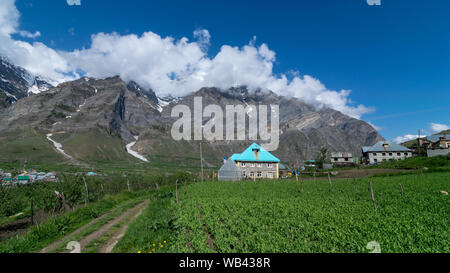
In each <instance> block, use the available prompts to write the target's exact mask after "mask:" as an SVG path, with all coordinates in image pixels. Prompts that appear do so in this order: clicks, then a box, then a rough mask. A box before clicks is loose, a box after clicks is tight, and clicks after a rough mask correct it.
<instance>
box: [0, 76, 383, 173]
mask: <svg viewBox="0 0 450 273" xmlns="http://www.w3.org/2000/svg"><path fill="white" fill-rule="evenodd" d="M195 96H200V97H202V98H203V105H204V106H205V105H208V104H217V105H219V106H221V107H222V109H225V105H238V104H242V105H247V104H248V105H256V106H258V105H260V104H263V105H270V104H278V105H282V107H280V132H281V135H280V145H279V148H278V150H276V151H274V152H273V153H274V154H275V155H276V156H278V157H279V158H280V159H281V160H282V161H284V162H292V163H299V162H301V161H303V160H306V159H311V158H314V157H315V156H316V154H317V152H318V150H319V149H320V148H321V147H322V146H327V147H328V148H329V150H330V151H350V152H352V153H353V154H355V155H360V153H361V151H360V148H361V146H367V145H372V144H374V143H375V142H376V141H378V140H381V139H382V137H381V136H380V135H379V134H378V133H377V132H376V130H375V129H373V128H372V126H370V125H369V124H367V123H365V122H364V121H361V120H357V119H354V118H351V117H349V116H346V115H344V114H342V113H340V112H338V111H335V110H332V109H329V108H325V107H324V108H321V109H317V108H315V107H314V106H312V105H308V104H306V103H304V102H302V101H300V100H298V99H295V98H288V97H283V96H278V95H275V94H274V93H272V92H270V91H269V92H262V91H256V92H250V91H249V90H247V89H246V88H245V87H241V88H232V89H229V90H220V89H217V88H202V89H200V90H199V91H197V92H194V93H192V94H190V95H188V96H186V97H183V98H177V99H175V98H165V99H161V98H158V97H157V96H156V95H155V93H154V92H153V90H146V89H144V88H142V87H140V86H139V85H137V84H136V83H134V82H129V83H126V82H124V81H123V80H122V79H120V78H119V77H112V78H106V79H93V78H81V79H79V80H76V81H72V82H66V83H62V84H60V85H58V86H57V87H55V88H51V89H49V90H48V91H44V92H41V93H39V94H35V95H33V96H29V97H24V98H22V99H19V100H18V101H17V102H15V103H14V104H12V105H11V106H9V107H7V108H5V109H4V110H0V137H1V138H4V139H8V138H14V136H20V138H21V139H23V140H22V141H23V142H24V143H26V142H27V141H28V140H27V139H28V137H27V136H28V135H29V133H24V132H29V131H30V130H32V132H33V138H35V139H36V140H35V141H39V144H30V145H28V146H21V147H18V146H17V145H14V143H15V141H16V140H11V142H9V141H8V143H11V144H6V143H5V144H3V145H6V146H8V149H6V151H8V152H7V153H6V154H4V155H3V156H2V158H0V160H8V161H10V160H23V159H24V158H25V157H26V158H29V159H31V160H32V159H34V158H38V156H34V155H33V154H36V153H42V152H43V149H44V148H43V147H44V146H45V147H46V149H47V150H46V151H45V153H46V154H48V156H47V158H48V159H49V160H51V159H53V160H55V161H59V160H60V158H61V155H62V154H61V152H59V154H58V151H57V150H56V149H55V148H54V147H52V144H51V143H50V141H49V140H48V139H46V136H48V135H49V134H51V139H52V140H53V141H56V142H58V143H59V144H61V145H62V149H63V150H64V151H65V152H66V153H67V154H68V155H69V156H70V157H72V159H73V160H72V161H80V162H118V161H131V162H139V159H136V158H134V157H132V156H131V155H130V154H129V153H127V152H126V148H125V146H126V145H127V144H129V143H132V142H136V144H135V145H133V147H132V148H133V150H134V151H136V152H137V153H139V154H141V155H143V156H145V157H146V158H147V159H149V160H150V162H151V163H152V162H155V163H158V164H159V163H161V162H162V163H164V162H165V163H167V164H179V165H185V166H198V165H199V148H200V147H199V143H198V141H175V140H173V139H172V137H171V133H170V131H171V125H172V124H173V122H174V121H175V120H176V119H174V118H171V116H170V114H171V110H172V108H173V107H174V106H175V105H176V104H177V103H179V104H185V105H188V106H191V107H192V105H193V98H194V97H195ZM191 109H193V108H191ZM225 131H226V128H224V132H225ZM137 137H138V140H136V138H137ZM30 141H31V140H30ZM250 143H251V141H233V142H227V141H214V142H208V141H203V144H204V145H203V154H204V159H205V166H206V167H208V166H209V167H214V166H218V165H220V164H221V162H222V158H223V157H224V156H230V155H231V154H232V153H237V152H241V151H242V150H243V149H244V148H246V147H247V146H248V145H249V144H250ZM39 145H41V146H42V145H44V146H42V147H41V148H38V146H39ZM15 147H16V148H15ZM24 149H25V150H26V151H23V150H24ZM19 150H21V151H22V152H20V151H19ZM23 153H26V154H27V155H26V156H24V155H23ZM21 154H22V155H21ZM65 157H66V158H65V159H64V157H63V159H64V160H65V161H66V162H71V160H69V159H68V157H67V156H65Z"/></svg>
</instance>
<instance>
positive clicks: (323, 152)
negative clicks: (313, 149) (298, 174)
mask: <svg viewBox="0 0 450 273" xmlns="http://www.w3.org/2000/svg"><path fill="white" fill-rule="evenodd" d="M327 153H328V148H327V147H325V146H322V148H320V150H319V153H318V154H317V158H316V166H317V167H318V168H319V169H323V164H324V163H325V160H326V159H327Z"/></svg>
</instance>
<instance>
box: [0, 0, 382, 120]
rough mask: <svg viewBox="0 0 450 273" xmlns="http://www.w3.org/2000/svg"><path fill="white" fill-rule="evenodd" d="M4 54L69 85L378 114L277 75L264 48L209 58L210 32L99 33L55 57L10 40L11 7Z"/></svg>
mask: <svg viewBox="0 0 450 273" xmlns="http://www.w3.org/2000/svg"><path fill="white" fill-rule="evenodd" d="M0 15H8V16H9V17H7V18H3V16H0V54H3V55H6V56H8V57H9V58H10V59H11V60H13V61H14V62H15V63H16V64H17V65H20V66H23V67H25V68H26V69H28V70H30V71H31V72H32V73H35V74H38V75H41V76H45V77H48V78H52V79H54V80H55V81H56V82H61V81H65V80H70V79H74V78H76V77H77V76H78V75H77V73H76V71H79V70H81V71H83V72H85V73H86V74H87V75H88V76H93V77H107V76H113V75H120V76H121V77H122V78H123V79H124V80H134V81H136V82H138V83H139V84H141V85H142V86H144V87H151V88H152V89H153V90H155V92H157V94H172V95H174V96H182V95H186V94H188V93H190V92H193V91H196V90H198V89H200V88H201V87H205V86H216V87H219V88H223V89H225V88H229V87H232V86H239V85H246V86H247V87H249V88H250V89H256V88H262V89H268V90H272V91H274V92H275V93H277V94H280V95H286V96H292V97H296V98H299V99H302V100H304V101H306V102H308V103H311V104H314V105H316V106H317V107H322V106H328V107H330V108H333V109H336V110H338V111H341V112H343V113H345V114H348V115H350V116H352V117H356V118H360V117H361V115H363V114H365V113H368V112H371V111H373V109H371V108H368V107H366V106H364V105H355V104H354V103H353V102H352V101H351V100H350V98H349V96H350V90H330V89H328V88H326V86H325V85H324V84H323V83H321V82H320V81H319V80H318V79H316V78H313V77H311V76H308V75H300V73H298V71H289V72H288V74H289V79H288V75H287V74H275V73H274V72H273V66H274V64H275V62H276V54H275V52H274V51H273V50H271V49H270V48H269V47H268V46H267V45H266V44H264V43H263V44H260V45H257V44H256V40H255V38H253V39H252V40H251V41H250V43H249V44H248V45H245V46H243V47H236V46H230V45H223V46H222V47H221V49H220V51H219V53H217V55H215V56H212V57H210V56H208V54H207V49H208V46H209V44H210V38H211V35H210V34H209V32H208V31H207V30H205V29H198V30H196V31H194V35H193V36H194V40H193V41H189V39H188V38H185V37H183V38H181V39H179V40H176V39H174V38H172V37H161V36H159V35H158V34H156V33H153V32H151V31H149V32H145V33H143V34H142V35H140V36H138V35H134V34H130V35H119V34H117V33H109V34H105V33H98V34H94V35H92V37H91V39H92V43H91V46H90V47H89V48H83V49H79V50H74V51H72V52H63V51H56V50H54V49H52V48H50V47H48V46H46V45H44V44H43V43H39V42H34V43H33V44H30V43H27V42H24V41H18V40H13V39H12V38H11V36H10V35H11V34H13V33H17V27H18V19H19V15H20V14H19V13H18V11H17V9H16V8H15V6H14V1H13V0H6V1H2V3H1V4H0Z"/></svg>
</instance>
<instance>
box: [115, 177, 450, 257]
mask: <svg viewBox="0 0 450 273" xmlns="http://www.w3.org/2000/svg"><path fill="white" fill-rule="evenodd" d="M372 180H373V191H374V196H375V200H376V204H377V209H376V210H375V209H374V206H373V203H372V200H371V198H370V191H369V179H362V180H358V181H357V183H356V184H355V183H354V181H353V180H338V181H333V182H332V186H331V187H330V184H329V182H328V181H327V180H317V181H315V182H314V181H304V182H303V191H301V185H300V182H296V181H284V182H276V183H275V184H274V182H273V181H260V182H258V181H257V182H248V181H246V182H240V183H233V182H204V183H195V184H190V185H188V186H186V187H180V188H179V203H178V204H177V203H176V202H175V194H173V193H172V194H170V195H166V196H165V197H164V198H159V199H158V202H153V204H152V205H150V206H149V207H148V208H147V210H146V211H145V213H144V214H143V215H142V216H141V217H140V218H138V219H137V221H136V222H135V223H133V224H132V225H131V226H130V228H129V230H128V232H127V234H126V236H125V237H124V239H123V240H122V241H121V242H120V243H119V245H118V246H117V247H116V249H115V251H117V252H136V251H142V252H356V253H364V252H369V250H368V249H367V248H366V246H367V244H368V243H369V242H371V241H377V242H378V243H379V244H380V246H381V251H382V252H401V253H405V252H407V253H410V252H450V229H449V228H448V227H449V225H450V218H449V215H450V199H449V197H450V196H449V195H445V194H442V193H441V192H440V191H447V192H449V191H450V173H449V172H438V173H426V174H423V175H421V174H409V175H399V176H392V177H375V178H372ZM399 184H402V186H403V189H404V197H402V195H401V189H400V186H399ZM164 241H167V242H166V243H164ZM153 244H155V245H156V248H155V246H153ZM161 245H162V247H161Z"/></svg>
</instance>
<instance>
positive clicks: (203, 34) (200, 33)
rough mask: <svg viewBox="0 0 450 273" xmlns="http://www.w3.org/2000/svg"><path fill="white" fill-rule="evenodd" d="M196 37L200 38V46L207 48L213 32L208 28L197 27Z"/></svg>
mask: <svg viewBox="0 0 450 273" xmlns="http://www.w3.org/2000/svg"><path fill="white" fill-rule="evenodd" d="M194 38H195V39H197V40H198V43H199V45H200V47H201V48H202V49H203V50H207V49H208V46H209V45H210V39H211V34H209V31H208V30H206V29H197V30H195V31H194Z"/></svg>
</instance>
